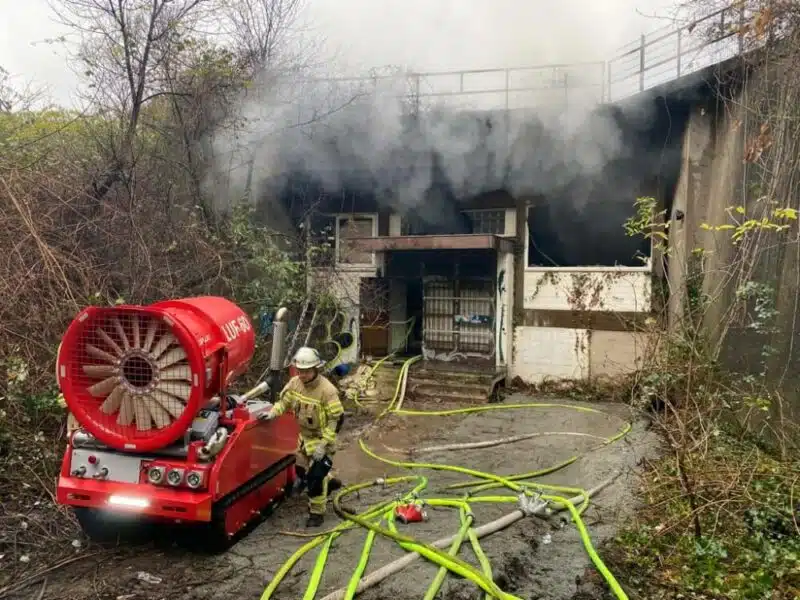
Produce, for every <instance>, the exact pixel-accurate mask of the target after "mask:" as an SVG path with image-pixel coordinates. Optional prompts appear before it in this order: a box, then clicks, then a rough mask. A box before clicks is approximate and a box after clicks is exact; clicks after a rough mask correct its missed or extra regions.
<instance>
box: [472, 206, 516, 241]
mask: <svg viewBox="0 0 800 600" xmlns="http://www.w3.org/2000/svg"><path fill="white" fill-rule="evenodd" d="M464 215H465V216H466V217H467V219H468V220H469V222H470V225H472V233H482V234H492V235H503V234H504V233H505V232H506V211H505V210H502V209H498V210H465V211H464Z"/></svg>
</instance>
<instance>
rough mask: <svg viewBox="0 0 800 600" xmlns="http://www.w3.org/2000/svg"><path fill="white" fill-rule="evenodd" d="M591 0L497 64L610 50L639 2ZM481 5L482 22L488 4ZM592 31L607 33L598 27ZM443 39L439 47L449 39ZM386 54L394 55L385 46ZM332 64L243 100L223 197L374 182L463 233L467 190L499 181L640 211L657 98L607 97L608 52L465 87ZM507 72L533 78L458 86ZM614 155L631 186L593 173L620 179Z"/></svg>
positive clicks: (514, 189)
mask: <svg viewBox="0 0 800 600" xmlns="http://www.w3.org/2000/svg"><path fill="white" fill-rule="evenodd" d="M507 3H508V2H506V4H507ZM406 4H408V3H406ZM411 4H412V5H413V4H414V3H413V2H412V3H411ZM463 4H467V3H466V2H463V1H462V3H460V4H459V5H463ZM470 4H471V3H470ZM495 4H498V3H497V2H496V3H495ZM500 4H503V3H502V2H500ZM518 4H520V5H521V4H526V3H518ZM611 4H613V3H611ZM619 4H625V3H624V2H619ZM452 6H455V5H452ZM487 6H488V5H487ZM515 6H516V5H515ZM581 6H582V12H577V13H573V17H572V18H571V19H570V20H564V19H562V20H561V21H559V20H558V19H555V20H554V21H552V22H548V23H541V22H539V23H538V25H537V26H535V27H533V29H534V30H536V31H538V32H539V33H540V35H539V36H538V38H537V36H536V35H533V36H532V37H533V38H536V40H535V42H534V41H532V40H531V36H521V37H519V40H518V41H519V46H520V47H517V48H515V47H514V46H513V44H512V43H511V41H513V36H504V37H503V39H504V43H503V44H498V45H499V46H500V47H501V48H502V51H501V52H499V56H498V58H499V59H502V60H500V61H499V64H495V65H493V66H495V67H500V68H505V67H510V66H516V65H524V64H531V63H533V64H547V63H557V62H562V63H563V62H568V61H570V60H587V58H590V59H597V58H598V54H597V53H598V52H600V51H602V52H606V54H604V55H601V56H600V58H606V57H607V56H609V54H610V52H611V49H612V48H613V45H612V44H611V43H609V38H613V36H615V35H618V34H619V33H620V32H621V31H623V30H625V29H626V27H625V26H624V25H623V23H626V22H627V23H630V21H631V18H630V17H633V16H634V15H635V13H633V12H632V10H631V8H632V7H630V2H629V3H627V5H625V8H626V9H627V10H631V13H630V14H629V18H628V19H627V21H626V20H625V19H624V18H623V19H621V20H620V19H619V15H620V10H622V9H620V10H618V11H616V13H615V12H614V10H613V8H612V7H607V6H605V5H604V11H608V10H609V9H610V10H611V13H612V15H607V14H603V15H600V14H599V13H598V14H592V13H591V9H590V6H591V5H590V4H588V5H587V4H585V3H582V4H581ZM472 8H474V7H472ZM472 8H471V10H472ZM454 10H455V8H454ZM493 10H499V7H495V8H494V9H493ZM587 11H588V13H589V14H587ZM574 14H579V15H583V17H582V18H575V17H574ZM484 17H486V15H484ZM472 18H473V19H474V21H473V22H481V17H480V15H477V14H474V15H472ZM487 18H488V17H487ZM548 18H550V17H548ZM611 19H617V20H618V23H617V24H616V26H615V27H614V28H612V30H610V31H608V30H607V29H606V30H603V29H602V23H603V22H610V21H611ZM475 20H476V21H475ZM482 22H483V23H484V25H485V26H486V27H491V24H490V23H486V21H485V19H484V20H483V21H482ZM598 25H600V28H598ZM592 31H594V32H595V33H596V32H598V31H599V32H603V31H605V33H606V36H605V37H603V36H597V35H595V36H594V37H592V35H591V32H592ZM453 35H455V34H453ZM598 37H603V39H602V40H599V39H598ZM436 39H437V40H438V41H436V42H435V43H432V45H431V47H432V48H435V47H441V45H442V44H443V42H442V40H441V39H439V38H436ZM618 39H619V38H617V39H616V40H615V41H618ZM509 40H511V41H509ZM414 41H415V40H409V42H410V43H413V42H414ZM416 41H419V42H420V43H421V42H422V41H423V40H416ZM600 46H602V50H600ZM484 47H485V46H484ZM536 48H538V49H539V51H538V52H536V51H535V50H536ZM428 51H430V49H429V50H428ZM375 54H376V55H378V56H379V55H380V54H381V52H380V48H377V49H376V52H375ZM520 56H536V57H537V60H530V59H528V60H521V59H520ZM484 60H485V59H484ZM351 62H352V61H351ZM361 62H362V64H363V63H364V62H366V61H363V60H362V61H361ZM476 66H479V67H488V66H489V65H487V64H485V62H484V63H483V64H479V65H476ZM463 67H464V68H470V67H472V65H468V64H467V65H463ZM329 70H330V73H325V72H319V71H318V72H315V73H313V74H309V73H303V75H302V76H297V74H295V75H294V76H292V77H287V76H282V77H276V76H275V75H274V74H270V76H269V77H267V76H265V77H264V78H263V80H262V82H261V84H260V85H258V86H256V87H257V89H255V90H250V91H249V92H248V96H247V97H246V98H244V99H243V101H242V107H241V113H242V116H243V117H244V119H245V121H244V122H245V123H246V127H245V128H244V129H243V130H239V131H237V132H236V133H235V135H234V134H232V133H229V132H219V133H218V134H217V135H216V137H215V146H216V148H215V155H216V156H218V157H223V158H222V159H221V160H219V161H218V164H217V165H216V171H217V172H216V173H215V177H214V180H215V181H216V182H220V181H225V186H224V187H225V188H226V189H225V190H220V192H219V193H217V194H215V196H216V197H217V198H219V199H220V202H222V203H226V202H228V201H229V200H228V199H230V198H232V197H234V198H235V197H239V198H240V197H242V196H243V195H244V194H246V193H247V191H248V190H249V192H250V198H251V199H258V200H262V199H263V198H265V197H266V196H274V195H275V190H278V189H280V187H281V185H282V183H285V182H286V181H288V180H289V179H290V178H291V177H292V176H294V175H297V174H303V175H305V176H306V177H308V178H310V179H313V180H315V181H316V182H317V183H318V184H320V185H321V186H322V187H323V188H324V189H325V191H327V192H328V193H330V194H335V193H338V192H340V191H341V190H342V189H343V188H358V189H361V190H368V191H370V192H371V193H372V194H374V195H375V196H376V197H377V198H378V200H379V202H380V203H382V204H383V205H385V206H390V207H391V208H393V209H394V210H396V211H398V212H401V213H405V214H416V215H418V216H419V217H421V218H422V219H423V220H424V221H426V222H428V223H436V222H437V221H439V222H440V224H441V225H442V228H443V229H445V230H448V231H447V232H451V233H454V232H456V231H452V230H453V229H454V228H456V227H457V224H454V222H452V220H453V218H452V217H453V215H454V214H457V211H455V210H454V208H453V207H454V205H455V200H463V199H467V198H470V197H473V196H476V195H478V194H480V193H483V192H487V191H492V190H497V189H504V190H506V191H507V192H509V193H510V194H511V195H513V196H520V195H525V196H529V197H544V198H558V202H560V203H562V204H564V205H569V206H568V207H566V206H562V207H561V208H562V210H561V216H563V217H565V218H570V216H572V217H573V218H574V216H575V214H580V213H582V212H584V210H585V208H586V206H587V204H592V203H593V204H595V205H596V204H597V203H598V202H602V203H604V209H603V210H604V211H605V212H606V213H608V215H610V216H609V221H610V220H614V221H616V222H617V225H615V227H621V221H622V220H624V217H622V218H617V216H615V215H613V214H612V213H618V214H619V215H621V214H622V212H623V211H624V213H625V215H626V216H627V214H630V211H631V207H632V203H633V200H634V198H635V194H634V192H633V191H631V189H626V187H627V188H632V187H635V185H634V183H635V182H636V181H641V176H642V172H641V171H642V168H649V167H648V166H647V165H645V164H644V163H643V162H642V160H643V156H642V154H643V149H642V147H640V146H637V144H635V143H632V142H631V139H632V138H635V137H636V136H638V135H640V133H641V131H642V130H644V129H646V128H647V126H648V122H649V120H650V117H651V114H650V113H651V112H652V100H651V101H650V102H649V103H648V102H643V103H635V104H633V105H631V106H628V107H627V108H626V109H624V110H616V111H611V110H607V109H598V104H599V103H600V102H601V101H602V90H603V85H604V76H605V74H604V70H603V65H602V64H601V63H600V64H587V65H582V66H572V67H566V68H543V69H532V70H527V71H523V70H519V71H518V70H513V71H510V72H509V73H508V74H506V73H505V72H503V71H500V72H498V73H484V74H471V75H466V76H465V77H466V78H468V79H469V81H468V82H466V83H464V84H463V88H462V87H461V86H462V82H461V80H460V79H459V76H457V75H453V76H444V75H442V76H422V77H418V76H414V75H412V74H410V73H408V72H406V71H404V70H395V71H394V72H393V73H392V72H387V71H386V70H384V71H382V72H378V73H377V74H378V75H380V76H382V77H377V78H374V79H364V80H361V81H352V80H351V81H342V80H331V79H328V80H326V79H325V78H326V76H327V75H329V74H332V73H333V71H334V67H330V68H329ZM336 70H337V71H338V70H339V69H338V68H337V69H336ZM373 73H375V72H373ZM506 77H508V82H509V84H510V87H512V88H516V89H520V90H523V91H519V92H515V93H511V94H506V93H504V92H503V91H498V92H496V93H494V94H489V93H474V94H460V95H458V94H455V95H454V94H452V92H454V91H459V90H461V89H468V90H472V91H476V92H480V91H486V90H493V89H494V90H502V88H503V87H504V86H505V81H506ZM651 162H652V161H651ZM612 166H613V167H614V169H613V171H614V177H615V178H616V181H615V184H616V185H617V186H618V190H619V191H618V193H614V192H613V191H611V192H609V190H608V189H607V188H608V186H607V185H605V186H603V187H604V188H605V189H600V188H598V185H596V183H591V182H598V181H600V180H602V179H607V178H608V173H609V172H608V169H609V168H610V167H612ZM637 171H638V172H637ZM223 175H224V176H223ZM625 179H628V180H629V183H630V185H628V186H626V185H625V183H626V182H625V181H624V180H625ZM587 182H588V183H587ZM219 208H224V206H219ZM566 208H569V210H566ZM591 212H592V213H593V214H596V213H597V211H596V210H595V211H591ZM448 215H450V218H448ZM445 221H451V222H447V223H446V222H445ZM564 225H568V223H565V224H564Z"/></svg>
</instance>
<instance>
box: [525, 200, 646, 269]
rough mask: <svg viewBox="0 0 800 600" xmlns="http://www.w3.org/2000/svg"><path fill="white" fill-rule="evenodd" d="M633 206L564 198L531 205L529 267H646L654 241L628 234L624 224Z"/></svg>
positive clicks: (529, 214) (529, 210)
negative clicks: (577, 201) (580, 202)
mask: <svg viewBox="0 0 800 600" xmlns="http://www.w3.org/2000/svg"><path fill="white" fill-rule="evenodd" d="M632 214H633V202H631V203H630V207H629V208H628V206H627V205H625V206H624V210H623V206H622V203H617V205H616V206H614V205H612V206H609V205H605V206H601V205H600V204H599V203H597V204H585V205H579V204H575V203H568V202H563V203H561V204H556V203H553V202H548V203H538V204H535V205H533V206H531V207H530V208H529V209H528V266H529V267H645V266H647V265H648V264H649V258H650V251H651V243H650V241H649V240H647V239H645V238H643V237H642V236H629V235H627V234H626V233H625V229H624V227H623V224H624V223H625V221H626V219H627V218H628V217H630V216H631V215H632Z"/></svg>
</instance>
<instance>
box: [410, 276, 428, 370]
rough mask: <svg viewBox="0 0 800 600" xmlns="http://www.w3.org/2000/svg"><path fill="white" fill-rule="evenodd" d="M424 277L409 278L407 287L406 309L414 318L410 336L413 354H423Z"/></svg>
mask: <svg viewBox="0 0 800 600" xmlns="http://www.w3.org/2000/svg"><path fill="white" fill-rule="evenodd" d="M423 306H424V301H423V296H422V279H409V280H408V282H407V287H406V310H407V314H408V318H409V319H413V324H412V326H411V331H410V333H409V336H408V345H407V347H408V352H409V354H411V355H414V356H416V355H418V354H422V320H423V319H422V318H423Z"/></svg>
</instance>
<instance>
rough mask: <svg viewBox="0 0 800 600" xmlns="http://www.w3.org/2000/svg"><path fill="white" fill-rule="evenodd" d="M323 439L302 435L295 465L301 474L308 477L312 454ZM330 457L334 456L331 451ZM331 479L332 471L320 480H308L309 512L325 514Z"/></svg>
mask: <svg viewBox="0 0 800 600" xmlns="http://www.w3.org/2000/svg"><path fill="white" fill-rule="evenodd" d="M322 441H323V440H322V439H321V438H319V439H313V438H305V437H303V436H300V443H299V445H298V449H297V452H296V453H295V465H296V467H297V469H298V471H301V473H300V474H301V475H302V476H303V477H306V476H307V475H308V471H309V468H310V467H311V463H312V462H313V461H312V458H311V454H312V453H313V452H314V448H315V447H316V446H317V444H319V443H321V442H322ZM328 456H329V457H330V458H333V457H332V455H331V453H330V452H329V453H328ZM330 479H331V473H328V474H327V475H326V476H325V477H324V478H323V479H322V480H321V481H320V480H318V479H317V480H311V479H307V480H306V492H307V493H308V512H309V514H312V515H324V514H325V512H326V510H327V507H328V482H329V481H330Z"/></svg>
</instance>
